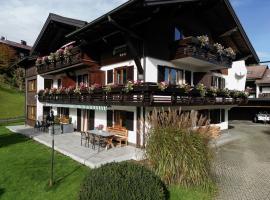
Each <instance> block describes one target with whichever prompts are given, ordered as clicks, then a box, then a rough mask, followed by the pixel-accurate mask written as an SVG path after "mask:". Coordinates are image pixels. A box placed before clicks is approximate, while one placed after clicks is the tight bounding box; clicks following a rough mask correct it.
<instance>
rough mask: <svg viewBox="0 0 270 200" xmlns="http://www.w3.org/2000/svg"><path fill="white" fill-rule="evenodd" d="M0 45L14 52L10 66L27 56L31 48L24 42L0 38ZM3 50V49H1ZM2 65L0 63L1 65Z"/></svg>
mask: <svg viewBox="0 0 270 200" xmlns="http://www.w3.org/2000/svg"><path fill="white" fill-rule="evenodd" d="M0 45H3V46H7V47H9V48H10V49H11V50H12V51H14V55H12V56H13V57H12V58H10V60H9V63H10V64H11V65H12V64H14V63H15V62H17V61H18V60H20V59H22V58H24V57H26V56H29V53H30V50H31V46H29V45H27V43H26V41H24V40H21V42H20V43H18V42H14V41H10V40H7V39H6V38H5V37H3V36H2V37H1V38H0ZM2 50H3V48H2ZM1 64H2V63H0V65H1Z"/></svg>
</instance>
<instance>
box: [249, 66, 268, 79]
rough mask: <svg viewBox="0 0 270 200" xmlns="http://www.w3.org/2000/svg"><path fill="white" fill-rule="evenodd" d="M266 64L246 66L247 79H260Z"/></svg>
mask: <svg viewBox="0 0 270 200" xmlns="http://www.w3.org/2000/svg"><path fill="white" fill-rule="evenodd" d="M266 70H267V66H265V65H258V66H248V67H247V80H254V79H262V78H263V76H264V74H265V72H266Z"/></svg>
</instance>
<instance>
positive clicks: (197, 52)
mask: <svg viewBox="0 0 270 200" xmlns="http://www.w3.org/2000/svg"><path fill="white" fill-rule="evenodd" d="M173 52H174V53H173V55H172V59H171V60H172V61H173V62H175V63H180V64H185V65H193V66H195V67H198V69H200V68H201V69H202V68H203V69H207V70H216V69H224V68H230V67H231V66H232V61H233V60H234V59H235V53H234V51H233V50H232V49H231V48H230V47H229V48H224V47H223V46H222V45H221V44H218V43H215V44H211V43H210V42H209V38H208V37H207V36H199V37H187V38H184V39H181V40H178V41H176V43H175V45H174V50H173Z"/></svg>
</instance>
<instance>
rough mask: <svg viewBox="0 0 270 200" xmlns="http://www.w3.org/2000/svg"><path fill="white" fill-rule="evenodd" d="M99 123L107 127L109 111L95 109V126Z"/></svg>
mask: <svg viewBox="0 0 270 200" xmlns="http://www.w3.org/2000/svg"><path fill="white" fill-rule="evenodd" d="M98 125H103V126H104V127H105V128H106V127H107V111H103V110H102V111H101V110H95V127H97V126H98Z"/></svg>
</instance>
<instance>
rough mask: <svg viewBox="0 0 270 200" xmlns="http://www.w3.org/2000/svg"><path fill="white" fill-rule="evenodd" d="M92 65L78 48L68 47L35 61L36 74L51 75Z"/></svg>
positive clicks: (91, 61)
mask: <svg viewBox="0 0 270 200" xmlns="http://www.w3.org/2000/svg"><path fill="white" fill-rule="evenodd" d="M93 64H95V62H94V61H93V60H91V59H90V58H89V57H88V56H87V55H86V54H85V53H84V52H82V51H81V49H80V48H79V47H78V46H76V47H72V46H68V47H66V48H63V49H59V50H57V51H56V52H55V53H51V54H50V55H48V56H43V57H42V58H37V60H36V67H37V72H38V74H51V73H56V72H59V71H63V70H66V69H70V68H73V67H82V66H87V65H88V66H89V65H90V66H91V65H93Z"/></svg>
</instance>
